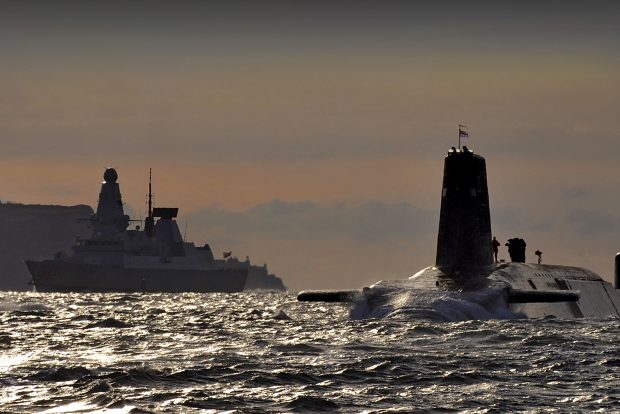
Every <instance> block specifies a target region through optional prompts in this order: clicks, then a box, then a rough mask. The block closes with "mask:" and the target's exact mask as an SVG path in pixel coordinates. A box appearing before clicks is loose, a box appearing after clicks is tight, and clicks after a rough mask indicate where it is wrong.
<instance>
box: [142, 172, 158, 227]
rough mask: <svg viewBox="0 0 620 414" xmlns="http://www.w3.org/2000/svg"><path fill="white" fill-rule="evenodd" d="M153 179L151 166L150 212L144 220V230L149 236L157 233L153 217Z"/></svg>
mask: <svg viewBox="0 0 620 414" xmlns="http://www.w3.org/2000/svg"><path fill="white" fill-rule="evenodd" d="M151 181H152V175H151V169H150V168H149V195H148V197H149V199H148V200H149V201H148V204H149V212H148V216H147V217H146V219H145V220H144V231H145V233H146V236H147V237H153V234H154V233H155V231H154V230H155V219H154V218H153V192H152V185H151Z"/></svg>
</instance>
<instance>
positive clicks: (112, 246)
mask: <svg viewBox="0 0 620 414" xmlns="http://www.w3.org/2000/svg"><path fill="white" fill-rule="evenodd" d="M103 179H104V182H103V183H102V185H101V192H100V194H99V201H98V204H97V211H96V213H95V214H94V215H93V216H92V217H91V218H90V219H89V220H90V227H91V229H92V234H91V235H90V237H89V238H87V239H78V240H77V242H76V244H75V245H74V246H73V253H72V254H71V255H65V254H61V253H59V254H57V255H56V257H54V258H53V259H50V260H43V261H34V260H27V261H26V265H27V266H28V270H29V271H30V274H31V275H32V282H31V283H32V284H33V285H34V287H35V289H36V290H37V291H39V292H135V291H141V292H239V291H242V290H243V289H244V287H245V283H246V280H247V277H248V269H247V268H246V267H243V266H229V265H227V264H226V263H225V262H224V261H221V260H216V259H215V258H214V256H213V252H212V251H211V248H210V247H209V245H208V244H205V245H203V246H195V245H194V243H189V242H186V241H184V240H183V237H182V236H181V232H180V231H179V227H178V225H177V223H176V221H175V220H174V219H175V218H176V216H177V214H178V208H162V207H159V208H153V203H152V195H151V194H152V193H151V180H150V177H149V199H148V216H147V217H146V219H145V220H144V228H143V229H141V228H140V226H136V227H135V228H134V229H128V227H129V225H130V223H131V220H130V218H129V216H128V215H126V214H125V213H124V210H123V202H122V198H121V192H120V188H119V185H118V183H117V180H118V174H117V172H116V170H114V169H113V168H108V169H106V171H105V172H104V175H103Z"/></svg>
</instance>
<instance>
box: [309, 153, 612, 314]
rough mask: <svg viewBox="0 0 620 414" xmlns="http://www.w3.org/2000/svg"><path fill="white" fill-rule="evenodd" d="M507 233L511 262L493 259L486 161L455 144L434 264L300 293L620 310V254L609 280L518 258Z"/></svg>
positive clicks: (509, 307)
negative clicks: (347, 286) (400, 276)
mask: <svg viewBox="0 0 620 414" xmlns="http://www.w3.org/2000/svg"><path fill="white" fill-rule="evenodd" d="M511 240H512V241H514V240H517V241H520V243H514V244H513V245H511V246H510V247H509V252H510V248H512V249H513V250H516V251H513V252H511V256H514V257H511V259H512V262H509V263H501V262H500V263H496V262H495V261H494V259H493V244H492V235H491V218H490V209H489V193H488V187H487V174H486V161H485V159H484V158H483V157H481V156H479V155H477V154H474V153H473V151H471V150H469V149H468V148H467V147H463V148H462V149H461V148H454V147H453V148H452V149H451V150H449V151H448V155H447V157H446V159H445V163H444V176H443V186H442V194H441V211H440V218H439V231H438V237H437V256H436V261H435V265H434V266H430V267H428V268H425V269H422V270H421V271H419V272H418V273H416V274H415V275H413V276H411V277H410V278H409V279H404V280H394V281H380V282H377V283H376V284H374V285H372V286H370V287H366V288H364V289H362V290H348V291H305V292H300V293H299V295H298V299H299V300H301V301H328V302H355V303H358V304H359V303H363V305H364V306H363V308H364V309H366V310H367V312H368V313H367V314H372V311H373V310H374V309H379V308H380V307H382V306H385V305H386V304H388V303H390V302H391V300H392V299H393V298H394V297H398V295H403V294H405V295H406V294H408V293H412V292H413V293H419V294H425V293H426V294H430V295H441V293H442V292H445V293H446V294H451V295H459V296H458V297H459V298H461V299H464V300H468V299H472V298H475V300H476V305H477V306H478V305H479V306H480V307H483V308H493V309H495V310H498V309H499V310H500V311H501V309H505V310H506V311H509V312H511V313H510V314H511V315H521V316H524V317H545V316H556V317H560V318H580V317H592V318H604V317H610V316H612V317H620V295H619V294H618V292H619V291H618V289H619V288H620V254H619V255H618V256H617V257H616V282H615V283H616V286H615V288H614V286H612V284H611V283H609V282H607V281H605V280H604V279H603V278H601V277H600V276H599V275H597V274H596V273H594V272H592V271H590V270H587V269H583V268H579V267H573V266H561V265H547V264H540V263H536V264H535V263H524V262H525V243H523V240H522V239H511ZM509 242H510V240H509ZM519 250H520V251H519ZM538 253H540V252H537V254H538ZM610 260H611V258H610ZM388 306H389V305H388Z"/></svg>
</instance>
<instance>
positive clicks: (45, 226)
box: [0, 203, 93, 290]
mask: <svg viewBox="0 0 620 414" xmlns="http://www.w3.org/2000/svg"><path fill="white" fill-rule="evenodd" d="M91 214H93V210H92V208H91V207H89V206H86V205H77V206H54V205H39V204H16V203H0V290H30V289H32V287H31V286H30V285H29V284H28V282H29V281H30V274H29V273H28V269H26V265H25V264H24V260H25V259H26V258H27V257H28V255H29V256H30V258H31V259H46V258H52V257H53V256H54V254H55V253H56V252H59V251H64V252H70V251H71V246H72V245H73V244H74V243H75V240H76V237H77V236H78V235H80V236H82V237H86V236H88V235H89V234H90V230H89V229H88V222H86V221H78V220H79V219H87V218H89V217H90V216H91Z"/></svg>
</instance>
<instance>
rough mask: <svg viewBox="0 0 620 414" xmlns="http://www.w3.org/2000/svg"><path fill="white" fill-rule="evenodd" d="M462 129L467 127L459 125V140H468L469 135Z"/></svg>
mask: <svg viewBox="0 0 620 414" xmlns="http://www.w3.org/2000/svg"><path fill="white" fill-rule="evenodd" d="M464 128H467V126H465V125H461V124H459V138H469V133H468V132H467V131H465V129H464Z"/></svg>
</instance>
